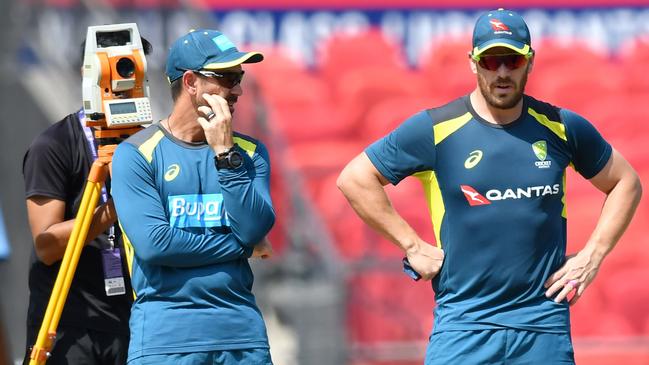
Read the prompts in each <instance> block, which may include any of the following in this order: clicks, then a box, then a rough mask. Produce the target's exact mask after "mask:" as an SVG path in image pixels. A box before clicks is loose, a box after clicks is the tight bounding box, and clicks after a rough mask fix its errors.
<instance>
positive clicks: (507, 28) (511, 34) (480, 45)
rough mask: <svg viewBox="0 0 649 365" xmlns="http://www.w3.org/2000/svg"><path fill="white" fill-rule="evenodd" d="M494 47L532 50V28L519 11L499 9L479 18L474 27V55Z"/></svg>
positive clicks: (522, 51) (517, 50) (521, 50)
mask: <svg viewBox="0 0 649 365" xmlns="http://www.w3.org/2000/svg"><path fill="white" fill-rule="evenodd" d="M493 47H506V48H509V49H511V50H513V51H516V52H517V53H520V54H523V55H528V54H530V52H532V41H531V39H530V30H529V29H528V28H527V24H525V20H523V18H522V17H521V16H520V15H518V13H516V12H514V11H511V10H505V9H502V8H500V9H498V10H492V11H488V12H486V13H484V14H482V15H480V17H479V18H478V20H477V21H476V22H475V27H474V28H473V51H472V52H471V55H472V56H473V57H477V56H479V55H480V54H481V53H482V52H484V51H486V50H488V49H489V48H493Z"/></svg>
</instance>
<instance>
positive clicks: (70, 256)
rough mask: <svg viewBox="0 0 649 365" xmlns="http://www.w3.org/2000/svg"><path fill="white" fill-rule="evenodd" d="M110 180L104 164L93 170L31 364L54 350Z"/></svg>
mask: <svg viewBox="0 0 649 365" xmlns="http://www.w3.org/2000/svg"><path fill="white" fill-rule="evenodd" d="M105 180H106V165H105V164H104V163H102V162H98V161H96V162H95V163H94V164H93V165H92V168H91V170H90V174H89V176H88V182H87V184H86V187H85V189H84V191H83V196H82V198H81V204H80V206H79V211H78V212H77V216H76V218H75V221H74V227H73V228H72V234H71V235H70V238H69V239H68V245H67V247H66V249H65V254H64V255H63V260H62V261H61V267H60V269H59V273H58V275H57V276H56V281H55V283H54V287H53V288H52V295H51V296H50V300H49V302H48V304H47V310H46V311H45V316H44V317H43V323H42V324H41V328H40V330H39V332H38V337H37V339H36V344H34V347H33V349H32V352H31V354H30V361H29V364H30V365H41V364H45V362H46V361H47V358H48V356H49V352H50V351H51V350H52V346H53V345H54V340H55V338H56V328H57V327H58V325H59V320H60V319H61V313H62V312H63V306H64V305H65V301H66V299H67V297H68V292H69V291H70V285H71V284H72V279H73V278H74V273H75V271H76V270H77V264H78V263H79V257H80V256H81V251H82V250H83V246H84V245H85V242H86V238H87V237H88V230H89V229H90V223H91V222H92V217H93V214H94V211H95V207H96V206H97V202H98V201H99V196H100V194H101V187H102V183H103V182H104V181H105Z"/></svg>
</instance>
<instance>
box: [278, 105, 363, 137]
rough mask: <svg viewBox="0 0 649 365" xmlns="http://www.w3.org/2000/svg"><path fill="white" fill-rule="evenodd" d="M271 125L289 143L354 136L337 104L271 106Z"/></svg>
mask: <svg viewBox="0 0 649 365" xmlns="http://www.w3.org/2000/svg"><path fill="white" fill-rule="evenodd" d="M269 127H270V128H271V129H272V130H275V131H276V132H277V133H278V134H279V135H280V136H281V138H282V140H284V141H285V142H286V143H288V144H289V145H293V144H297V143H310V142H314V143H320V142H321V141H322V140H327V139H344V138H346V137H348V136H350V135H351V133H352V130H351V128H352V127H353V126H351V125H350V124H349V123H348V122H347V121H346V120H345V119H344V118H343V117H342V116H341V114H340V112H339V111H338V109H337V108H336V107H335V104H333V103H327V102H325V101H323V100H321V101H320V102H318V103H305V104H303V105H291V106H289V105H284V106H276V107H273V108H272V109H270V118H269Z"/></svg>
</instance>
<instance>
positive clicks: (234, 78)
mask: <svg viewBox="0 0 649 365" xmlns="http://www.w3.org/2000/svg"><path fill="white" fill-rule="evenodd" d="M194 72H195V73H198V74H201V75H203V76H205V77H209V78H213V79H218V80H219V84H220V85H221V86H223V87H227V88H228V89H232V88H233V87H235V86H237V85H239V84H240V83H241V80H243V74H244V73H245V71H241V72H214V71H208V70H198V71H194Z"/></svg>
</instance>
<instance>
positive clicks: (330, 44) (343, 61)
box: [317, 30, 406, 80]
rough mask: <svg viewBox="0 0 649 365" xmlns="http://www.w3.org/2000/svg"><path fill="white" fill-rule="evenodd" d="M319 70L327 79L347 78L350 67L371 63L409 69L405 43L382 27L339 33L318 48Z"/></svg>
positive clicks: (360, 67) (353, 68)
mask: <svg viewBox="0 0 649 365" xmlns="http://www.w3.org/2000/svg"><path fill="white" fill-rule="evenodd" d="M317 59H318V60H320V64H319V70H320V74H322V76H323V78H324V79H325V80H339V79H343V80H344V78H345V73H346V72H347V71H349V70H360V69H364V68H367V67H379V68H384V69H395V68H396V69H405V67H406V65H405V58H404V57H403V56H402V51H401V47H400V46H399V45H398V44H397V43H396V42H393V41H391V40H389V39H387V38H386V36H385V35H383V34H382V33H381V32H380V31H378V30H369V31H365V32H363V33H360V34H344V33H340V34H335V35H333V36H332V37H331V38H329V39H328V40H327V41H326V42H324V43H323V44H322V45H321V46H320V47H319V48H318V57H317Z"/></svg>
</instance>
